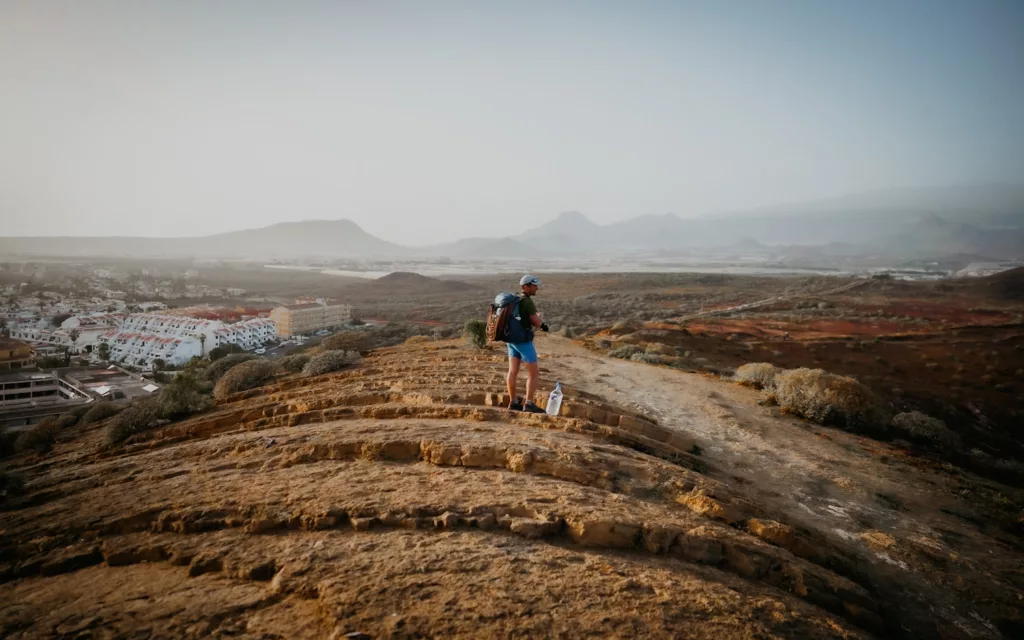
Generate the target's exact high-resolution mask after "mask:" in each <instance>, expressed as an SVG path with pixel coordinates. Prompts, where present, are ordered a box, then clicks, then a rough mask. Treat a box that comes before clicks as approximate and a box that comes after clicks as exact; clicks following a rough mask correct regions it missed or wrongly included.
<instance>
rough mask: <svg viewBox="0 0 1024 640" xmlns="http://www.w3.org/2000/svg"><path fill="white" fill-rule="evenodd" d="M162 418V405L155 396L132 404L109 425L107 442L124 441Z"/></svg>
mask: <svg viewBox="0 0 1024 640" xmlns="http://www.w3.org/2000/svg"><path fill="white" fill-rule="evenodd" d="M159 419H160V407H159V405H158V404H157V402H156V401H155V399H154V398H147V399H145V400H143V401H141V402H136V403H135V404H132V405H130V406H129V407H128V408H126V409H125V410H123V411H121V412H120V413H118V414H117V415H116V416H115V417H114V419H113V420H111V421H110V425H109V426H108V427H107V443H108V444H118V443H121V442H124V441H125V440H127V439H128V438H130V437H132V436H133V435H135V434H136V433H139V432H141V431H145V430H146V429H149V428H151V427H153V426H154V425H155V424H156V423H157V421H158V420H159Z"/></svg>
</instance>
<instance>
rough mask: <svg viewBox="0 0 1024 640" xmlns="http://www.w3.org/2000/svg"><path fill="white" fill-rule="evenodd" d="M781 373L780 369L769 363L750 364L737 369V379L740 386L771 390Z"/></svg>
mask: <svg viewBox="0 0 1024 640" xmlns="http://www.w3.org/2000/svg"><path fill="white" fill-rule="evenodd" d="M778 373H779V369H778V367H776V366H775V365H773V364H770V363H767V362H748V363H747V364H745V365H743V366H741V367H740V368H739V369H736V375H735V379H736V381H738V382H739V383H740V384H743V385H747V386H751V387H754V388H755V389H771V388H772V387H773V386H775V376H776V375H777V374H778Z"/></svg>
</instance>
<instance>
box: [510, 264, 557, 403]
mask: <svg viewBox="0 0 1024 640" xmlns="http://www.w3.org/2000/svg"><path fill="white" fill-rule="evenodd" d="M519 286H520V288H522V290H523V293H522V294H521V295H520V300H519V317H520V322H522V324H523V330H524V332H525V333H526V341H525V342H516V343H512V342H509V343H508V377H507V378H505V383H506V385H507V386H508V397H509V401H508V408H509V409H512V410H513V411H529V412H530V413H544V410H543V409H541V408H540V407H538V406H537V405H535V404H534V403H533V394H534V392H535V391H536V390H537V380H538V379H539V378H540V366H539V365H538V364H537V349H536V348H535V347H534V346H533V332H534V330H535V329H540V330H541V331H547V330H548V325H546V324H544V323H543V322H542V321H541V317H540V314H539V313H537V305H536V304H535V303H534V301H533V296H535V295H536V294H537V288H538V287H540V278H537V277H536V276H531V275H525V276H523V277H522V279H521V280H519ZM515 321H516V320H515V318H511V319H510V322H515ZM523 362H525V363H526V402H523V399H522V398H521V397H519V396H517V395H516V378H517V377H518V376H519V365H520V363H523Z"/></svg>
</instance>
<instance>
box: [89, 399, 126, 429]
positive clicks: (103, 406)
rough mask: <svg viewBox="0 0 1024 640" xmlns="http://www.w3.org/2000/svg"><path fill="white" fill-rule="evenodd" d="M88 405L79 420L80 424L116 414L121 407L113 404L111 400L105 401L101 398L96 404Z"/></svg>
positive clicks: (90, 422)
mask: <svg viewBox="0 0 1024 640" xmlns="http://www.w3.org/2000/svg"><path fill="white" fill-rule="evenodd" d="M87 406H88V407H89V409H88V411H86V412H85V415H83V416H82V418H81V419H80V420H79V422H81V423H82V424H92V423H94V422H99V421H101V420H106V419H107V418H109V417H111V416H116V415H117V414H118V413H120V412H121V409H122V407H120V406H118V405H116V404H114V403H113V402H107V401H105V400H101V401H100V402H97V403H96V404H91V405H87Z"/></svg>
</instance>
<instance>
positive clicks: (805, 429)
mask: <svg viewBox="0 0 1024 640" xmlns="http://www.w3.org/2000/svg"><path fill="white" fill-rule="evenodd" d="M538 346H539V349H538V350H539V351H540V353H541V354H542V365H543V366H544V367H545V368H546V369H548V374H547V375H548V376H550V377H552V378H554V379H558V380H561V381H563V382H565V383H567V384H570V385H574V386H578V387H581V388H586V389H589V390H591V391H593V392H594V393H597V394H600V395H602V396H604V397H606V398H608V400H609V401H612V402H616V403H618V404H620V405H622V406H628V407H631V408H634V409H636V410H638V411H641V412H643V413H646V414H648V415H650V416H653V417H655V418H656V419H657V420H658V423H659V424H660V425H661V426H663V427H666V428H669V429H675V430H680V431H682V432H685V433H687V434H689V435H691V436H694V437H695V438H696V439H697V441H698V443H699V446H700V447H701V448H702V450H703V451H702V454H701V459H702V460H703V461H706V462H707V463H708V465H709V467H710V468H709V470H708V473H707V475H708V476H709V477H712V478H715V479H717V480H719V481H721V482H723V483H725V484H727V485H729V486H730V487H731V488H732V490H733V491H735V492H737V493H739V494H741V495H742V496H743V497H745V498H746V499H747V500H749V501H750V502H751V503H754V504H758V505H759V506H760V507H762V508H764V509H766V510H767V511H768V512H769V513H770V514H772V516H773V517H775V518H776V519H778V520H780V521H782V522H786V523H788V524H791V525H795V526H798V527H800V528H803V529H806V530H808V531H812V532H815V533H817V534H819V535H820V536H822V537H824V538H826V539H828V540H830V541H832V542H834V543H835V544H836V545H837V546H839V547H841V548H844V549H850V550H852V551H853V552H855V553H857V555H858V556H859V557H860V558H861V559H862V560H863V561H864V562H866V563H870V564H871V568H872V571H877V572H879V574H881V575H886V576H888V577H889V578H890V579H895V580H898V581H900V582H904V583H906V585H907V590H908V595H909V593H913V592H918V597H924V596H922V594H927V596H926V597H928V598H930V599H931V600H932V602H933V608H934V609H935V611H936V613H938V612H939V611H942V612H944V613H943V615H950V616H952V617H954V618H955V619H956V626H957V627H958V628H960V629H961V630H963V631H964V632H965V634H966V637H998V631H997V630H996V627H995V626H994V625H993V624H992V623H991V622H989V621H987V620H985V619H983V618H982V617H981V616H980V615H978V613H977V612H976V611H974V610H973V609H971V607H970V606H969V605H967V606H966V607H965V604H966V603H964V602H963V601H957V599H956V598H952V597H950V594H949V593H948V592H944V591H943V586H944V583H947V582H956V581H958V580H960V581H963V580H977V581H978V582H979V583H985V582H988V581H991V583H990V584H989V588H991V586H994V585H995V584H998V585H1000V586H999V588H1000V589H1003V588H1005V589H1007V590H1009V591H1010V592H1011V593H1014V594H1016V595H1014V596H1013V598H1011V600H1012V599H1014V598H1016V599H1018V600H1019V599H1021V598H1024V595H1021V593H1022V592H1021V587H1024V581H1021V580H1020V575H1021V569H1022V568H1024V563H1022V561H1021V557H1022V556H1021V550H1022V549H1021V545H1020V540H1019V538H1016V537H1014V536H1012V535H1010V534H1008V533H1006V532H1004V531H1001V530H999V529H998V528H997V527H995V526H993V525H991V524H989V523H988V522H986V520H985V516H984V514H983V513H982V512H980V511H979V509H978V505H977V504H976V503H975V502H974V501H973V500H972V493H971V489H969V488H968V489H965V486H966V487H982V488H985V489H986V490H989V491H995V492H998V491H1002V492H1004V493H1011V492H1013V493H1017V492H1016V491H1015V490H1014V489H1011V488H1007V487H1003V486H1001V485H998V484H995V483H992V482H988V481H985V480H983V479H980V478H978V477H974V476H968V475H967V474H964V473H962V472H959V471H958V470H952V469H948V470H943V469H940V468H936V467H935V466H934V465H925V464H922V463H921V461H919V460H915V459H913V458H909V457H907V456H906V455H905V454H904V453H903V452H902V451H900V450H898V449H896V448H894V447H891V446H889V445H887V444H885V443H881V442H878V441H875V440H871V439H869V438H864V437H860V436H856V435H853V434H849V433H845V432H843V431H840V430H838V429H832V428H825V427H820V426H818V425H814V424H811V423H808V422H805V421H802V420H799V419H797V418H793V417H790V416H784V415H780V414H779V412H778V410H777V409H775V408H770V407H763V406H760V405H758V404H757V399H758V397H759V392H757V391H754V390H752V389H748V388H744V387H740V386H738V385H732V384H728V383H723V382H722V381H721V380H718V379H715V378H711V377H707V376H702V375H698V374H691V373H685V372H681V371H677V370H674V369H669V368H667V367H657V366H651V365H647V364H643V363H639V362H631V361H626V360H620V359H616V358H608V357H601V356H599V355H597V354H595V353H593V352H591V351H588V350H586V349H585V348H583V347H581V346H580V345H578V344H575V343H573V342H571V341H569V340H565V339H561V338H556V337H544V338H541V340H540V341H539V343H538ZM964 557H967V558H971V561H970V562H961V561H960V559H962V558H964ZM968 574H973V577H965V576H967V575H968Z"/></svg>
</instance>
